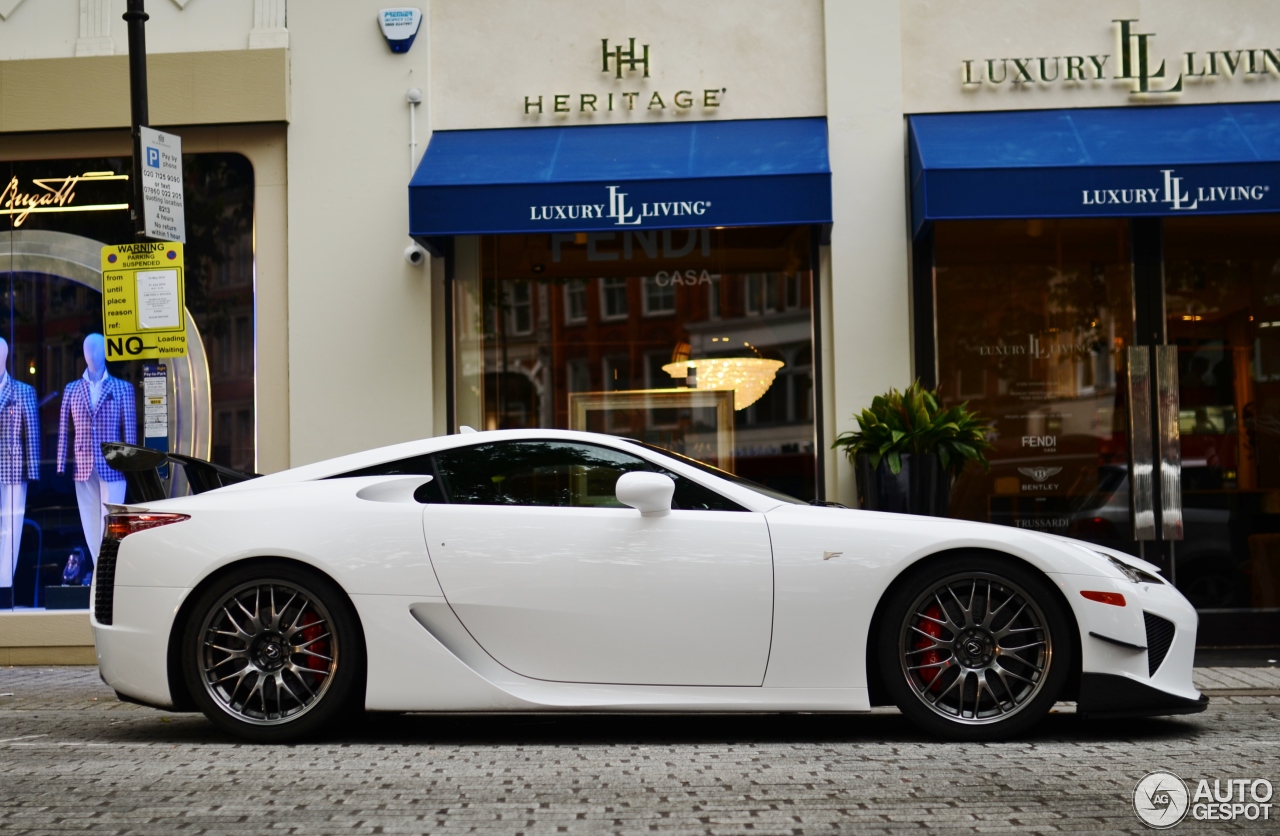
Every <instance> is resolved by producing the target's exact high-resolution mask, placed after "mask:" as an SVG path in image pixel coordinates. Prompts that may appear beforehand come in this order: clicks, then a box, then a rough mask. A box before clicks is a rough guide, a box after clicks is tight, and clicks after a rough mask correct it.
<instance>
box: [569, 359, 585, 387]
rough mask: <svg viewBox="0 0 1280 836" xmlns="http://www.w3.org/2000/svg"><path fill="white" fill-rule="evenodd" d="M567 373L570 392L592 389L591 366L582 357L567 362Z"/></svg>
mask: <svg viewBox="0 0 1280 836" xmlns="http://www.w3.org/2000/svg"><path fill="white" fill-rule="evenodd" d="M565 374H566V377H567V379H568V387H569V391H570V392H589V391H591V367H590V366H589V365H588V363H587V361H586V360H583V359H581V358H578V359H574V360H569V361H568V362H567V363H565Z"/></svg>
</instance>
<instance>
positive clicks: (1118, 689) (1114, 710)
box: [1076, 673, 1209, 718]
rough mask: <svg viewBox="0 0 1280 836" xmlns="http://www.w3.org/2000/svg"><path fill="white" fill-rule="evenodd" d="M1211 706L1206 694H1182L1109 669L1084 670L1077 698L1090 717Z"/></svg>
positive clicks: (1160, 714)
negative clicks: (1111, 672)
mask: <svg viewBox="0 0 1280 836" xmlns="http://www.w3.org/2000/svg"><path fill="white" fill-rule="evenodd" d="M1208 707H1209V698H1208V697H1206V696H1205V695H1204V694H1201V695H1200V696H1199V698H1197V699H1191V698H1189V697H1179V696H1177V695H1176V694H1170V693H1168V692H1166V691H1161V690H1158V689H1156V688H1153V687H1151V686H1150V685H1146V684H1144V683H1142V682H1135V681H1134V680H1132V679H1129V678H1128V677H1124V676H1117V675H1115V674H1109V673H1085V674H1081V675H1080V696H1079V697H1078V698H1077V701H1076V713H1078V714H1081V715H1083V716H1085V717H1090V718H1109V717H1110V718H1114V717H1163V716H1165V715H1169V714H1199V713H1200V712H1201V711H1204V710H1205V709H1206V708H1208Z"/></svg>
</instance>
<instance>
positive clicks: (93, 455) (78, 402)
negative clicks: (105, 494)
mask: <svg viewBox="0 0 1280 836" xmlns="http://www.w3.org/2000/svg"><path fill="white" fill-rule="evenodd" d="M68 419H70V423H69V425H68ZM68 429H71V430H73V431H74V435H75V445H74V451H73V452H74V456H75V462H76V469H75V480H76V481H77V482H87V481H89V477H90V476H92V475H93V469H94V468H95V467H97V469H98V476H100V477H101V478H102V481H104V482H123V481H124V474H123V473H121V472H120V471H118V470H116V469H115V468H113V467H112V466H111V465H109V464H107V460H106V459H104V458H103V457H102V442H104V441H123V442H125V443H126V444H137V443H138V408H137V406H136V405H135V403H134V395H133V386H132V385H131V384H129V383H126V382H125V381H123V380H120V379H119V378H116V377H109V378H107V382H106V385H105V386H104V387H103V390H102V400H100V401H98V408H97V410H95V409H94V408H93V398H92V397H90V395H89V383H88V381H86V380H85V379H84V378H83V377H78V378H76V379H75V380H73V381H72V382H71V383H68V384H67V388H66V389H65V390H64V391H63V393H62V414H61V416H60V417H59V418H58V472H59V473H61V472H62V471H63V470H64V469H65V468H66V462H67V458H66V457H67V430H68Z"/></svg>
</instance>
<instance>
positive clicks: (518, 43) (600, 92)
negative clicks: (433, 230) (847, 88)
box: [291, 0, 825, 130]
mask: <svg viewBox="0 0 1280 836" xmlns="http://www.w3.org/2000/svg"><path fill="white" fill-rule="evenodd" d="M297 5H298V4H297V3H295V4H294V7H296V6H297ZM291 8H292V7H291ZM431 24H432V63H431V68H432V73H433V76H432V78H433V83H432V109H433V111H434V116H433V120H434V124H435V128H436V130H452V129H455V128H498V127H520V126H533V125H590V124H601V123H607V122H614V123H639V124H643V123H645V122H652V121H657V120H662V121H668V120H671V119H778V118H782V117H792V116H821V115H822V114H823V111H824V104H825V102H824V90H823V71H822V4H821V2H820V0H785V2H780V0H697V2H689V0H609V2H600V0H555V2H547V0H541V2H536V1H535V0H436V2H434V3H433V4H432V12H431ZM632 37H634V38H635V39H636V50H637V52H639V51H640V50H641V47H642V45H643V44H649V47H650V50H649V77H648V78H644V77H643V73H642V72H639V71H637V72H631V71H629V70H628V71H625V72H624V74H623V78H622V79H618V78H617V74H616V71H614V72H610V73H604V72H602V71H601V51H602V46H603V45H602V44H601V39H602V38H607V39H608V40H609V44H610V47H611V48H612V47H613V46H614V45H617V44H620V45H622V46H623V47H624V48H627V47H629V46H630V40H629V39H630V38H632ZM610 66H611V68H612V66H613V65H612V64H611V65H610ZM707 89H712V90H723V92H722V93H720V94H718V95H717V96H716V101H717V102H718V103H719V106H718V107H707V106H706V101H705V91H706V90H707ZM681 90H685V91H689V92H690V94H691V96H690V97H687V98H686V97H682V100H683V101H692V106H691V107H688V108H682V107H677V106H675V104H674V102H673V99H674V97H675V95H676V94H677V93H678V92H679V91H681ZM626 92H635V93H638V94H639V95H638V96H636V97H635V98H633V99H631V100H630V101H631V102H632V103H633V105H634V107H633V108H629V107H627V106H625V105H624V104H623V98H622V94H623V93H626ZM655 92H656V93H658V94H659V96H660V97H661V103H662V105H663V107H662V108H659V107H657V102H655V101H654V100H653V98H652V96H653V94H654V93H655ZM609 93H613V94H614V97H615V98H614V109H613V110H612V111H610V110H608V109H607V106H608V105H607V103H608V94H609ZM556 94H565V95H566V96H567V97H568V98H567V99H566V102H565V104H566V107H567V108H568V109H569V112H567V113H560V114H557V113H554V112H553V108H554V96H555V95H556ZM583 94H588V95H594V96H595V97H596V103H595V107H596V108H597V109H595V110H592V109H591V106H590V105H587V106H584V105H583V101H582V98H581V97H582V95H583ZM526 96H528V97H529V98H530V99H531V100H533V101H536V100H537V99H538V97H539V96H541V97H542V99H543V112H542V113H541V114H539V113H537V111H536V108H535V109H534V110H533V112H531V113H528V114H526V113H525V106H524V102H525V97H526ZM650 104H652V105H654V106H653V107H650V106H649V105H650Z"/></svg>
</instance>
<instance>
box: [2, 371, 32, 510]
mask: <svg viewBox="0 0 1280 836" xmlns="http://www.w3.org/2000/svg"><path fill="white" fill-rule="evenodd" d="M39 478H40V411H39V410H38V409H37V407H36V390H35V389H32V388H31V387H30V386H28V385H27V384H25V383H22V382H20V381H17V380H14V379H13V375H10V376H9V380H8V382H7V383H5V384H3V385H2V386H0V483H4V484H6V485H16V484H18V483H19V482H30V481H33V480H35V479H39Z"/></svg>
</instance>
